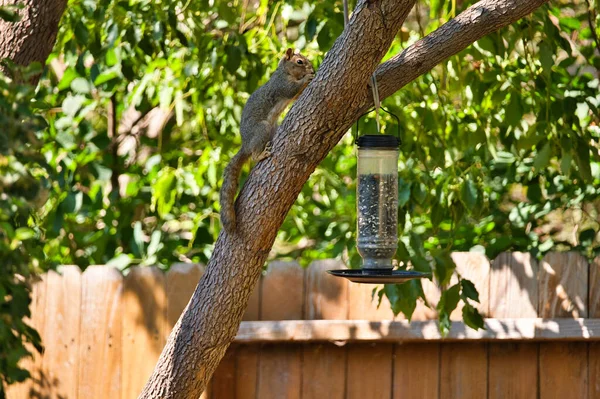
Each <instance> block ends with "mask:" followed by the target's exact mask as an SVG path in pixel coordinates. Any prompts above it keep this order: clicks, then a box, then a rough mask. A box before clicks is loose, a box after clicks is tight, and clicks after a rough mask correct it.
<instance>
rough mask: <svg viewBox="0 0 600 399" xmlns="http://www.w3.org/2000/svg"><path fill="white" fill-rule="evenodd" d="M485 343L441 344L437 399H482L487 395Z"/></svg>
mask: <svg viewBox="0 0 600 399" xmlns="http://www.w3.org/2000/svg"><path fill="white" fill-rule="evenodd" d="M487 360H488V359H487V348H486V344H482V343H470V344H442V347H441V364H440V382H441V384H440V399H445V398H448V399H454V398H461V399H471V398H472V399H481V398H485V397H486V396H487V385H488V378H487Z"/></svg>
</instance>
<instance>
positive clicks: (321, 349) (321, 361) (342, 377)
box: [302, 343, 347, 399]
mask: <svg viewBox="0 0 600 399" xmlns="http://www.w3.org/2000/svg"><path fill="white" fill-rule="evenodd" d="M346 358H347V351H346V347H345V346H341V347H340V346H337V345H335V344H333V343H322V344H321V343H316V344H310V345H305V346H304V353H303V369H302V398H303V399H317V398H328V399H338V398H339V399H343V398H345V392H344V389H345V386H344V385H345V381H346Z"/></svg>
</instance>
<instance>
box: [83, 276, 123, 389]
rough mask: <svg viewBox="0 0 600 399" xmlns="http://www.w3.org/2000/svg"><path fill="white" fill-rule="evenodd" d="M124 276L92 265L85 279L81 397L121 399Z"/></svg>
mask: <svg viewBox="0 0 600 399" xmlns="http://www.w3.org/2000/svg"><path fill="white" fill-rule="evenodd" d="M122 295H123V276H122V275H121V273H119V271H118V270H116V269H114V268H112V267H106V266H90V267H88V268H87V269H86V270H85V272H84V273H83V274H82V276H81V301H82V304H81V305H82V306H81V333H80V341H79V358H80V359H85V361H80V362H79V396H78V397H79V398H86V399H103V398H115V399H118V398H120V397H121V375H122V370H121V351H122V347H121V343H122V342H121V340H122V336H121V324H122V323H121V320H122V319H121V312H122V308H121V301H122Z"/></svg>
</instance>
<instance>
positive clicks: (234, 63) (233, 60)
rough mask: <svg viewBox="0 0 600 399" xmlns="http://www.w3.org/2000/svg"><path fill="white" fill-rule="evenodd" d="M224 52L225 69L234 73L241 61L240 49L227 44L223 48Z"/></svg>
mask: <svg viewBox="0 0 600 399" xmlns="http://www.w3.org/2000/svg"><path fill="white" fill-rule="evenodd" d="M225 53H226V54H227V60H226V62H225V69H227V71H229V73H235V72H236V71H237V70H238V68H239V67H240V64H241V63H242V51H241V50H240V49H239V48H238V47H236V46H228V47H226V48H225Z"/></svg>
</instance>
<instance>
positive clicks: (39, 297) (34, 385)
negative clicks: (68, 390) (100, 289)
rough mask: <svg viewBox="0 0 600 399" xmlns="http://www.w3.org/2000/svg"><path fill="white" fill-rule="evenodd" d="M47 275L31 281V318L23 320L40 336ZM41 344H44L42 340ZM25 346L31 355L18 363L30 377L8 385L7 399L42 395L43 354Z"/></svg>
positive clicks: (43, 321) (44, 314)
mask: <svg viewBox="0 0 600 399" xmlns="http://www.w3.org/2000/svg"><path fill="white" fill-rule="evenodd" d="M47 276H48V275H47V274H43V275H41V276H40V277H39V279H36V281H35V282H34V283H32V287H31V305H30V310H31V318H29V319H27V320H25V322H26V323H28V324H30V325H31V326H32V327H34V328H35V329H36V330H37V331H38V333H39V334H40V337H42V338H43V336H44V327H45V321H46V283H47V280H48V278H47ZM42 345H44V342H43V340H42ZM25 347H26V348H27V350H28V351H29V352H30V353H31V354H32V356H31V357H26V358H24V359H22V360H21V361H20V362H19V365H20V366H21V367H22V368H24V369H25V370H28V371H29V372H30V374H31V378H30V379H27V380H25V381H24V382H22V383H19V384H13V385H9V386H8V388H7V390H6V397H7V398H8V399H22V398H30V397H32V398H34V397H41V395H42V391H41V386H42V383H43V381H44V376H43V375H42V361H43V355H42V354H41V353H38V352H37V350H36V349H35V348H34V347H33V345H29V344H27V345H26V346H25Z"/></svg>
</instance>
